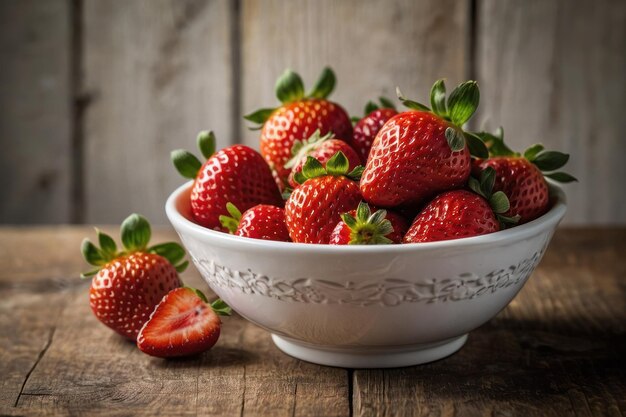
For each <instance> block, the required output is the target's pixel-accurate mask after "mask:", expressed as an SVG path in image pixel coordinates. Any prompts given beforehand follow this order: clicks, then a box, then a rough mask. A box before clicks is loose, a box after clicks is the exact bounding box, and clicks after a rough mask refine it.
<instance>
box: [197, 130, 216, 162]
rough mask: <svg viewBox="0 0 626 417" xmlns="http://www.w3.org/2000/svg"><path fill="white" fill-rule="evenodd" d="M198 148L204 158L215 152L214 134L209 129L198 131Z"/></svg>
mask: <svg viewBox="0 0 626 417" xmlns="http://www.w3.org/2000/svg"><path fill="white" fill-rule="evenodd" d="M197 142H198V149H200V152H201V153H202V156H204V157H205V158H206V159H209V158H210V157H211V155H213V154H214V153H215V134H214V133H213V132H211V131H206V130H203V131H202V132H200V133H198V138H197Z"/></svg>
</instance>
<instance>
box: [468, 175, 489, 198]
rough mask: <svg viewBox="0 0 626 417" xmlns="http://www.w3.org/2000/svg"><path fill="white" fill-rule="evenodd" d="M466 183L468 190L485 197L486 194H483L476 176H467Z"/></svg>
mask: <svg viewBox="0 0 626 417" xmlns="http://www.w3.org/2000/svg"><path fill="white" fill-rule="evenodd" d="M467 185H468V187H469V188H470V190H472V191H473V192H475V193H476V194H478V195H480V196H483V197H485V198H486V196H485V195H484V194H483V190H482V188H481V186H480V182H479V181H478V180H477V179H476V178H474V177H469V180H468V181H467Z"/></svg>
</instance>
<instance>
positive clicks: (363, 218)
mask: <svg viewBox="0 0 626 417" xmlns="http://www.w3.org/2000/svg"><path fill="white" fill-rule="evenodd" d="M386 217H387V210H382V209H381V210H377V211H376V212H374V213H372V212H371V210H370V207H369V205H368V204H367V203H365V202H364V201H361V202H360V203H359V206H358V207H357V209H356V216H353V215H352V214H350V213H344V214H342V215H341V220H343V222H344V223H345V224H346V226H348V229H350V241H349V242H348V244H350V245H379V244H389V243H393V242H392V241H391V239H389V238H387V237H386V236H387V235H388V234H390V233H393V226H392V225H391V222H390V221H389V220H387V218H386Z"/></svg>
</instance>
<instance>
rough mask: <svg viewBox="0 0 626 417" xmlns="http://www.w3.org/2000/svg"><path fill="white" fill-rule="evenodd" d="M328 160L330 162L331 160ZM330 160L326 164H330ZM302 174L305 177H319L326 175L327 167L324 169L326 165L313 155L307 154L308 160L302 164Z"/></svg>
mask: <svg viewBox="0 0 626 417" xmlns="http://www.w3.org/2000/svg"><path fill="white" fill-rule="evenodd" d="M328 162H330V160H329V161H328ZM328 162H327V163H326V165H328ZM302 174H303V176H304V178H305V179H311V178H317V177H321V176H323V175H326V169H324V166H323V165H322V164H321V163H320V161H318V160H317V159H315V158H313V157H312V156H307V157H306V162H305V163H304V165H303V166H302ZM296 176H297V175H296ZM300 184H302V183H300Z"/></svg>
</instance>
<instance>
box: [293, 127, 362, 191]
mask: <svg viewBox="0 0 626 417" xmlns="http://www.w3.org/2000/svg"><path fill="white" fill-rule="evenodd" d="M333 137H334V135H333V134H332V133H329V134H327V135H325V136H322V135H321V133H320V131H319V130H316V131H315V133H313V135H311V137H310V138H308V139H305V140H297V141H296V142H295V143H294V145H293V148H292V150H291V153H292V154H293V158H291V159H290V160H289V161H288V162H287V163H286V164H285V168H290V169H291V173H290V174H289V186H290V187H292V188H296V187H297V186H298V185H299V184H298V183H297V182H296V180H295V178H294V177H295V175H296V174H297V173H299V172H302V166H303V165H304V163H305V162H306V157H307V156H312V157H313V158H315V159H317V160H318V161H320V162H321V163H322V165H324V166H326V162H327V161H328V160H329V159H330V158H332V157H333V156H334V155H335V154H336V153H337V152H343V154H344V155H345V156H346V158H348V163H349V166H348V171H352V170H353V169H354V168H356V167H358V166H359V165H361V158H359V155H358V154H357V153H356V151H355V150H354V149H352V147H351V146H350V145H348V143H346V142H344V141H343V140H340V139H333Z"/></svg>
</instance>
